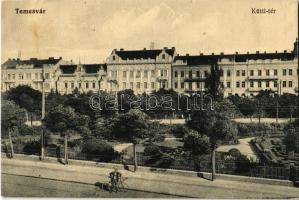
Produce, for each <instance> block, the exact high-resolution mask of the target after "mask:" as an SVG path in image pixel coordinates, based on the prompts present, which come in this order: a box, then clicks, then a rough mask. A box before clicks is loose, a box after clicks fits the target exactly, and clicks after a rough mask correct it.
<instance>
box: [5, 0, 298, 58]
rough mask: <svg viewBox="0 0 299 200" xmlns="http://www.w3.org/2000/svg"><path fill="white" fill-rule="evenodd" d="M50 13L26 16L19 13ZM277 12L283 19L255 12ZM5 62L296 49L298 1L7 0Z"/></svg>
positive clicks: (276, 14)
mask: <svg viewBox="0 0 299 200" xmlns="http://www.w3.org/2000/svg"><path fill="white" fill-rule="evenodd" d="M16 8H19V9H40V8H42V9H45V10H46V12H45V14H42V15H37V14H35V15H20V14H19V15H18V14H16V11H15V9H16ZM252 8H267V9H268V8H270V9H271V8H273V9H276V12H275V14H252ZM1 11H2V12H1V36H2V39H1V42H2V43H1V60H2V63H3V62H4V61H5V60H7V59H8V58H16V57H17V56H18V52H21V59H27V58H30V57H36V58H48V57H60V56H61V57H63V59H65V60H73V61H74V62H78V61H79V60H80V61H81V63H102V62H105V60H106V58H107V57H108V56H109V55H110V53H111V51H112V50H113V49H120V48H124V49H125V50H126V49H127V50H133V49H143V48H149V47H150V43H151V42H154V46H155V48H163V47H173V46H174V47H176V50H177V53H179V54H180V55H184V54H186V53H189V54H199V53H204V54H210V53H212V52H214V53H216V54H219V53H220V52H224V53H234V52H236V51H238V52H240V53H241V52H247V51H249V52H255V51H257V50H259V51H260V52H263V51H267V52H275V51H276V50H277V51H283V50H289V51H290V50H292V48H293V43H294V41H295V39H296V37H297V26H298V22H297V20H298V16H297V0H288V1H281V0H225V1H223V0H213V1H210V0H151V1H148V0H9V1H8V0H3V1H2V8H1Z"/></svg>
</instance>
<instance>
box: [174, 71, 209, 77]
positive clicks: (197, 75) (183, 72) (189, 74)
mask: <svg viewBox="0 0 299 200" xmlns="http://www.w3.org/2000/svg"><path fill="white" fill-rule="evenodd" d="M208 73H209V72H208V71H204V76H205V77H207V76H208ZM186 74H187V73H186ZM178 75H180V77H182V78H183V77H185V71H180V72H178V71H174V77H178ZM188 77H189V78H192V77H193V71H191V70H190V71H188ZM195 77H196V78H200V77H201V73H200V71H195Z"/></svg>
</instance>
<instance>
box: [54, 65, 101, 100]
mask: <svg viewBox="0 0 299 200" xmlns="http://www.w3.org/2000/svg"><path fill="white" fill-rule="evenodd" d="M106 69H107V66H106V64H78V65H76V64H72V63H70V64H64V65H60V66H59V70H58V72H57V77H58V79H57V91H58V92H59V93H61V94H71V93H73V92H74V91H75V90H77V91H78V92H80V93H87V92H94V93H95V92H98V91H100V90H103V91H106V89H107V79H106Z"/></svg>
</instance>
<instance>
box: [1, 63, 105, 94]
mask: <svg viewBox="0 0 299 200" xmlns="http://www.w3.org/2000/svg"><path fill="white" fill-rule="evenodd" d="M1 78H2V79H1V91H2V92H5V91H7V90H9V89H10V88H13V87H17V86H18V85H28V86H30V87H32V88H33V89H36V90H39V91H42V89H43V86H44V91H45V92H46V93H49V92H51V90H52V91H56V92H59V93H61V94H70V93H73V92H74V90H75V89H76V88H77V89H78V91H79V92H82V93H83V92H90V91H91V92H97V91H98V90H106V88H107V86H106V82H107V81H106V64H74V63H73V62H72V61H70V62H69V61H64V60H62V58H59V59H55V58H53V57H50V58H49V59H36V58H31V59H29V60H20V59H8V60H7V61H6V62H5V63H3V64H2V67H1Z"/></svg>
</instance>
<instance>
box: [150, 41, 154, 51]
mask: <svg viewBox="0 0 299 200" xmlns="http://www.w3.org/2000/svg"><path fill="white" fill-rule="evenodd" d="M154 48H155V43H154V42H151V44H150V50H153V49H154Z"/></svg>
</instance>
